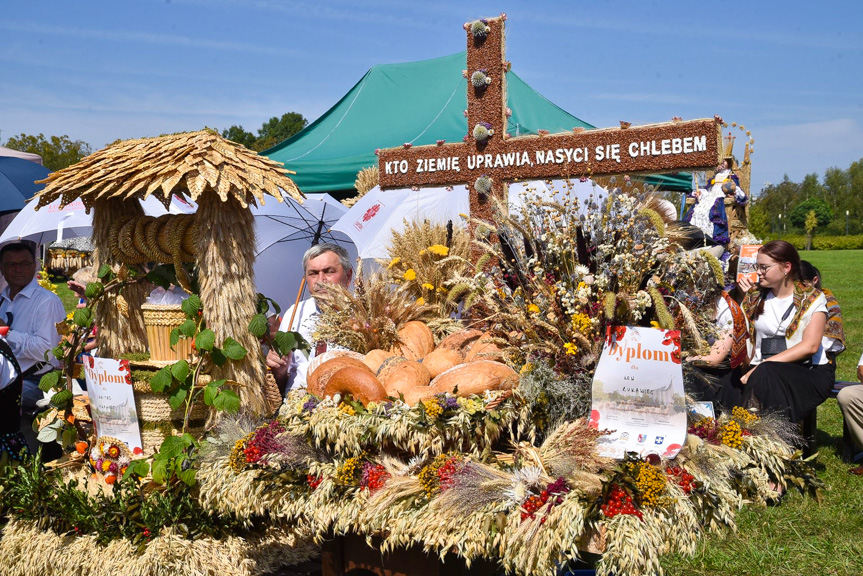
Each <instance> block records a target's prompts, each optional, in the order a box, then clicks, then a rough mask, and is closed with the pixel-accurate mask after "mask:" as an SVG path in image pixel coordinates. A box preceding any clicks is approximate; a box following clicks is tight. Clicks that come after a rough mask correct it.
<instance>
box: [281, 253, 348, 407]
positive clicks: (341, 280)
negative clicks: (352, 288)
mask: <svg viewBox="0 0 863 576" xmlns="http://www.w3.org/2000/svg"><path fill="white" fill-rule="evenodd" d="M303 271H304V273H305V279H306V286H307V287H308V289H309V294H310V297H309V298H306V299H305V300H301V301H300V302H299V303H298V304H297V305H296V311H295V310H294V308H295V307H294V306H291V307H290V308H289V309H288V310H287V311H286V312H285V316H284V318H283V320H282V323H281V325H280V326H279V331H281V332H299V333H300V335H302V337H303V338H305V339H306V340H307V341H308V342H309V343H310V344H312V350H311V353H310V354H309V357H308V358H306V356H305V355H304V354H303V353H302V352H293V353H289V354H288V355H287V356H279V355H278V354H276V353H275V352H274V351H273V350H270V351H269V353H267V366H269V368H270V369H271V370H272V371H273V375H274V376H275V377H276V382H277V383H278V385H279V388H280V389H284V390H285V391H287V390H290V389H292V388H305V387H306V371H307V370H308V368H309V361H311V359H312V358H314V357H315V355H316V354H322V353H323V352H324V351H326V343H320V344H319V345H317V346H316V345H315V344H314V341H313V339H312V335H313V334H314V333H315V330H317V324H318V316H319V315H320V311H319V310H318V305H317V302H316V301H315V294H318V293H320V292H321V290H322V287H321V284H338V285H340V286H343V287H345V288H347V287H348V285H349V284H350V283H351V276H352V275H353V272H354V271H353V268H351V260H350V257H349V256H348V252H347V250H345V249H344V248H342V247H341V246H338V245H336V244H316V245H315V246H312V247H311V248H309V249H308V250H306V253H305V254H304V255H303ZM291 317H293V323H291Z"/></svg>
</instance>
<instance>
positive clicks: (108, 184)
mask: <svg viewBox="0 0 863 576" xmlns="http://www.w3.org/2000/svg"><path fill="white" fill-rule="evenodd" d="M287 173H291V174H294V172H290V171H289V170H285V168H284V167H283V165H282V163H281V162H275V161H273V160H270V159H269V158H267V157H265V156H259V155H258V154H256V153H255V152H253V151H251V150H249V149H248V148H244V147H243V146H240V145H239V144H236V143H234V142H231V141H230V140H226V139H224V138H222V137H221V136H219V135H218V134H217V133H215V132H213V131H210V130H201V131H199V132H185V133H181V134H171V135H169V136H159V137H158V138H142V139H140V140H123V141H120V142H117V143H115V144H111V145H110V146H108V147H107V148H103V149H102V150H99V151H98V152H96V153H94V154H91V155H90V156H87V157H86V158H84V159H83V160H81V161H80V162H78V163H77V164H74V165H72V166H69V167H68V168H64V169H63V170H58V171H57V172H53V173H51V175H50V176H48V178H46V179H45V180H43V181H42V182H44V183H45V188H44V189H43V190H42V191H41V192H40V193H39V194H37V195H36V197H37V198H38V199H39V207H42V206H45V205H47V204H50V203H51V202H53V201H54V200H56V199H57V198H60V197H61V196H62V204H63V205H66V204H69V203H71V202H72V201H73V200H76V199H78V198H80V199H81V200H82V201H83V202H84V206H86V208H87V211H89V210H90V208H91V207H92V205H93V202H95V201H97V200H107V199H109V198H122V199H131V198H141V199H143V198H146V197H148V196H150V195H151V194H152V195H154V196H155V197H156V198H158V199H159V200H161V201H162V203H164V204H165V206H167V205H168V203H169V202H170V198H171V195H172V194H177V195H178V196H184V197H186V198H188V199H191V200H193V201H197V200H198V197H200V196H201V195H202V194H206V193H210V192H213V193H216V194H218V195H219V197H220V198H221V199H222V201H226V200H227V199H228V196H231V195H232V196H234V197H235V198H236V199H237V200H239V202H240V204H242V205H243V207H246V206H247V205H248V204H250V203H255V202H258V203H264V196H265V195H267V194H269V195H270V196H273V197H275V198H277V199H278V201H281V199H282V195H281V193H280V192H279V188H281V189H282V190H284V191H285V192H287V193H288V194H290V195H291V196H293V197H294V198H296V199H298V200H301V199H302V198H303V194H302V192H300V189H299V188H297V185H296V184H294V182H293V180H291V179H290V178H288V176H287Z"/></svg>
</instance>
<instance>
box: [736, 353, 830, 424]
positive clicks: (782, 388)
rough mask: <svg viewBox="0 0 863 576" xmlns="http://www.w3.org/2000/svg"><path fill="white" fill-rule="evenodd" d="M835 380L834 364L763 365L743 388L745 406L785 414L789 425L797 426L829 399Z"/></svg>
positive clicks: (785, 363)
mask: <svg viewBox="0 0 863 576" xmlns="http://www.w3.org/2000/svg"><path fill="white" fill-rule="evenodd" d="M835 380H836V367H835V366H834V365H833V364H822V365H820V366H803V365H802V364H792V363H790V362H762V363H761V364H759V365H758V366H757V367H756V368H755V370H754V371H753V372H752V374H751V375H750V376H749V380H748V381H747V383H746V385H744V386H743V399H742V401H743V406H744V407H747V408H758V409H759V410H760V411H762V412H782V413H784V414H785V417H786V418H788V420H789V421H790V422H798V421H800V420H802V419H803V418H805V417H806V416H808V415H809V413H810V412H812V411H813V410H814V409H816V408H817V407H818V406H819V405H820V404H821V403H822V402H824V401H825V400H827V398H829V397H830V390H832V388H833V382H834V381H835Z"/></svg>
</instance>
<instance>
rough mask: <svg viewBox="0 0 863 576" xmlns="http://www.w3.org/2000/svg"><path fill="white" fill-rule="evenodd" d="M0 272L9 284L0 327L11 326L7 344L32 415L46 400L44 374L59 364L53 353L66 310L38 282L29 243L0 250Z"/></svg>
mask: <svg viewBox="0 0 863 576" xmlns="http://www.w3.org/2000/svg"><path fill="white" fill-rule="evenodd" d="M0 270H2V272H3V277H4V278H5V279H6V283H7V284H8V286H7V287H6V288H4V289H3V291H2V292H0V327H2V326H8V327H9V332H8V334H7V335H6V341H7V342H8V343H9V347H10V348H11V349H12V353H13V354H14V355H15V358H16V360H17V361H18V364H19V365H20V366H21V370H22V372H23V374H22V376H23V377H24V391H23V393H22V397H21V405H22V408H23V410H24V412H25V413H33V412H35V411H36V410H37V404H36V403H37V402H38V401H40V400H43V398H44V394H43V393H42V391H41V390H39V379H40V378H41V375H42V374H43V373H45V372H49V371H50V370H51V366H52V365H53V366H57V365H58V362H57V360H56V359H55V358H54V356H53V355H51V353H50V350H51V349H52V348H54V347H55V346H56V345H57V343H58V342H60V336H59V335H58V334H57V328H56V324H57V322H60V321H61V320H63V319H65V318H66V311H65V310H64V308H63V303H62V302H61V301H60V298H59V297H57V295H56V294H54V293H53V292H51V291H49V290H46V289H45V288H42V287H41V286H39V283H38V282H37V281H36V255H35V253H34V252H33V248H31V247H30V246H29V245H28V244H24V243H17V244H7V245H6V246H4V247H3V248H2V249H0ZM46 352H47V353H48V354H47V357H48V359H47V361H46ZM45 403H46V404H47V402H45ZM40 404H41V403H40Z"/></svg>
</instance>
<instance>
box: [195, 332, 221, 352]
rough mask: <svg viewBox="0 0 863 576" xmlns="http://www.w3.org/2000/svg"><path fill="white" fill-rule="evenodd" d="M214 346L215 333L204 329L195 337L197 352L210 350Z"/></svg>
mask: <svg viewBox="0 0 863 576" xmlns="http://www.w3.org/2000/svg"><path fill="white" fill-rule="evenodd" d="M215 344H216V333H215V332H213V331H212V330H210V329H209V328H206V329H204V330H201V333H200V334H198V335H197V336H196V337H195V348H197V349H198V350H212V349H213V346H214V345H215Z"/></svg>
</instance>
